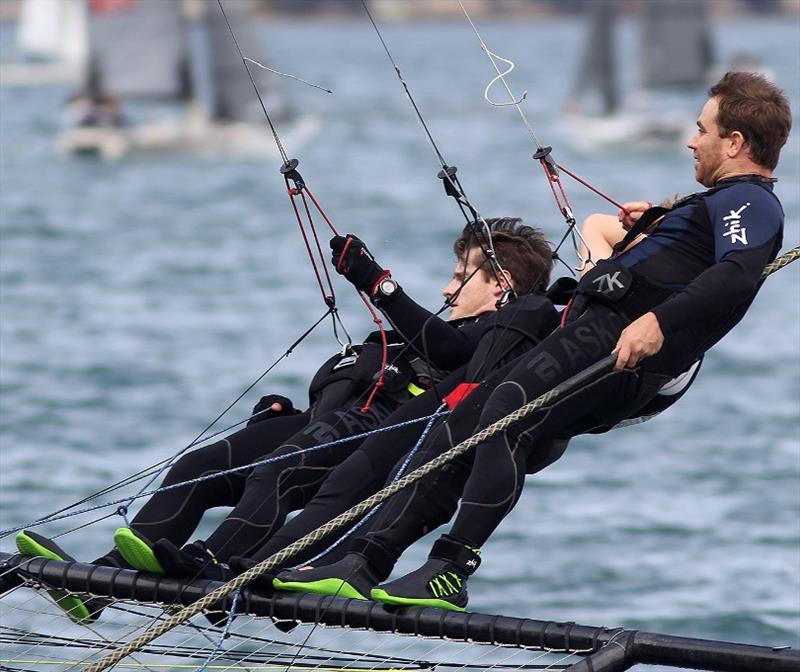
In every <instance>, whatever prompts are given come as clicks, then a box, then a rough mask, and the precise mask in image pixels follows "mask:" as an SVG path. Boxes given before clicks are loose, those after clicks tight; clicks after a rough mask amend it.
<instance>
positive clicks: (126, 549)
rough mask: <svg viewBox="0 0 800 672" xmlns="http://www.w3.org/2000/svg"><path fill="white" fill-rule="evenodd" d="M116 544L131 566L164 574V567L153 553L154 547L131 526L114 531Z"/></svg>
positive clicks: (152, 572) (142, 570)
mask: <svg viewBox="0 0 800 672" xmlns="http://www.w3.org/2000/svg"><path fill="white" fill-rule="evenodd" d="M114 545H115V546H116V547H117V550H118V551H119V552H120V554H121V555H122V557H123V558H124V559H125V562H127V563H128V564H129V565H130V566H131V567H133V568H134V569H138V570H139V571H140V572H150V573H151V574H163V573H164V568H163V567H162V566H161V563H160V562H159V561H158V559H157V558H156V556H155V554H154V553H153V549H152V548H151V546H150V544H148V543H147V542H146V541H144V540H143V539H140V538H139V537H138V536H137V535H136V533H135V532H134V531H133V530H131V529H130V528H129V527H120V528H117V530H116V532H114Z"/></svg>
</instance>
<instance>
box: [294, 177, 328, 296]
mask: <svg viewBox="0 0 800 672" xmlns="http://www.w3.org/2000/svg"><path fill="white" fill-rule="evenodd" d="M286 189H287V191H288V192H289V201H290V202H291V204H292V209H293V210H294V214H295V217H296V218H297V225H298V226H299V227H300V234H301V235H302V236H303V242H304V243H305V245H306V251H307V252H308V258H309V260H310V261H311V268H312V269H314V275H316V276H317V284H318V285H319V291H320V293H321V294H322V300H323V301H324V302H325V303H326V304H328V297H327V295H326V294H325V287H324V286H323V284H322V276H320V274H319V269H318V268H317V264H316V262H315V261H314V253H313V252H312V251H311V245H310V243H309V242H308V236H307V235H306V230H305V227H304V226H303V219H302V217H301V216H300V211H299V210H298V209H297V203H295V196H297V195H298V194H299V193H301V192H300V190H299V189H293V188H292V187H290V186H289V180H288V179H287V180H286ZM312 226H313V225H312ZM328 283H329V284H330V278H328ZM331 291H333V288H332V287H331Z"/></svg>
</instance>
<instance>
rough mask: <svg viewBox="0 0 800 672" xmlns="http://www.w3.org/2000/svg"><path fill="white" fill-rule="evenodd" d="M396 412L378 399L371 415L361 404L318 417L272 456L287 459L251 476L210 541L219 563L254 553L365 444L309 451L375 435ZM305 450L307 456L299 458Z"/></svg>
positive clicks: (394, 404)
mask: <svg viewBox="0 0 800 672" xmlns="http://www.w3.org/2000/svg"><path fill="white" fill-rule="evenodd" d="M396 408H397V402H396V401H394V400H391V399H387V398H383V397H380V396H378V397H376V398H375V399H374V400H373V403H372V405H371V407H370V409H369V411H368V412H367V413H362V411H361V406H360V404H359V405H357V406H353V407H350V408H347V409H342V410H337V411H330V412H328V413H325V414H322V415H319V416H317V417H316V418H315V419H314V421H313V422H311V424H309V425H308V426H307V427H305V428H304V429H303V430H302V431H300V432H298V433H297V434H295V435H293V436H292V437H290V438H289V439H288V440H287V441H286V442H285V443H284V444H283V445H282V446H281V447H280V448H279V449H277V450H276V451H274V453H273V455H274V456H279V455H282V456H285V457H284V459H281V460H279V461H277V462H273V463H270V464H265V465H262V466H260V467H257V468H255V469H254V470H253V471H252V473H251V474H250V476H249V477H248V479H247V483H246V485H245V488H244V492H243V494H242V497H241V499H240V500H239V503H238V504H237V505H236V507H235V508H234V509H233V511H231V513H230V514H229V515H228V517H227V518H226V519H225V520H224V521H223V522H222V523H221V524H220V526H219V527H218V528H217V529H216V530H215V531H214V532H213V533H212V534H211V536H210V537H208V539H206V541H205V543H206V546H207V547H208V548H209V549H210V550H211V551H212V552H213V553H214V555H215V556H216V557H217V558H219V559H221V560H226V559H227V558H230V557H231V556H234V555H240V556H247V555H250V554H251V553H253V552H255V551H256V550H257V549H258V548H259V547H260V546H262V545H263V544H264V543H265V542H266V541H267V540H269V539H270V538H271V537H272V535H273V534H274V532H275V530H277V529H278V528H279V527H280V526H281V525H282V524H283V523H284V521H285V519H286V515H287V514H288V513H289V512H291V511H295V510H297V509H300V508H302V507H303V506H305V504H306V503H307V502H308V501H309V500H310V499H311V497H313V496H314V494H315V493H316V491H317V490H318V489H319V487H320V485H321V484H322V482H323V481H324V480H325V478H326V477H327V476H328V474H329V473H330V472H331V471H332V470H333V468H334V467H335V466H336V465H338V464H339V463H340V462H341V461H342V460H344V459H345V458H346V457H347V456H348V455H350V454H351V453H352V452H353V450H355V449H356V448H358V446H359V445H360V443H361V441H363V439H359V440H356V441H346V442H343V443H340V444H336V445H333V446H328V447H326V448H322V449H318V450H307V449H311V448H314V447H316V446H317V445H319V444H322V443H328V442H331V441H335V440H337V439H342V438H346V437H349V436H353V435H355V434H360V433H363V432H367V431H370V430H373V429H375V428H376V427H378V425H379V424H380V423H381V422H382V421H383V420H385V419H386V418H387V417H388V416H389V415H390V413H391V412H392V411H393V410H395V409H396ZM304 450H307V452H302V453H300V454H297V452H298V451H304Z"/></svg>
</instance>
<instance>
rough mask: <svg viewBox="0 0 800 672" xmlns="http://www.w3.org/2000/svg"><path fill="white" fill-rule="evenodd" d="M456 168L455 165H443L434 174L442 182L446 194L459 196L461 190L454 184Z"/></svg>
mask: <svg viewBox="0 0 800 672" xmlns="http://www.w3.org/2000/svg"><path fill="white" fill-rule="evenodd" d="M457 172H458V168H456V167H455V166H444V168H443V169H442V170H440V171H439V173H438V174H437V175H436V177H438V178H439V179H440V180H441V181H442V182H444V191H445V193H446V194H447V195H448V196H453V197H455V198H460V197H461V195H462V194H461V191H460V190H459V189H458V187H457V186H456V173H457Z"/></svg>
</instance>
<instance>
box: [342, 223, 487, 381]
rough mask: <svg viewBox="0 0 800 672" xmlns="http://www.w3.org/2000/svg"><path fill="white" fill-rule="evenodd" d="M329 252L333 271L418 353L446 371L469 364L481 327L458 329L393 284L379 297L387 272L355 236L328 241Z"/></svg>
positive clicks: (388, 275)
mask: <svg viewBox="0 0 800 672" xmlns="http://www.w3.org/2000/svg"><path fill="white" fill-rule="evenodd" d="M331 249H332V250H333V259H332V262H333V265H334V267H335V268H336V271H337V272H338V273H340V274H342V275H344V277H345V278H347V279H348V280H349V281H350V282H351V283H352V284H353V286H355V288H356V289H358V290H360V291H362V292H365V293H366V294H367V295H368V296H369V297H370V299H372V300H373V303H375V305H376V306H377V307H378V308H379V309H380V310H381V312H383V313H384V314H385V315H386V316H387V317H388V318H389V320H390V321H391V323H392V326H393V327H394V328H395V329H396V330H397V331H398V332H399V333H400V335H401V336H402V337H403V339H404V340H405V341H406V342H408V343H409V344H410V345H411V346H412V347H413V348H414V349H415V350H416V351H417V353H418V354H420V355H421V356H423V357H424V358H425V359H427V360H428V361H430V363H431V364H433V365H434V366H436V367H437V368H441V369H446V370H452V369H455V368H457V367H459V366H461V365H462V364H465V363H466V362H468V361H469V359H470V357H472V354H473V352H474V351H475V348H476V347H477V345H478V341H479V340H480V337H481V335H482V334H483V333H484V331H485V327H484V326H481V327H479V328H471V327H473V325H465V326H463V327H461V328H458V326H457V324H456V323H453V322H447V321H446V320H443V319H441V318H440V317H438V316H437V315H434V314H433V313H432V312H430V311H429V310H427V309H425V308H423V307H422V306H420V305H419V304H418V303H417V302H416V301H414V300H413V299H412V298H411V297H410V296H408V295H407V294H406V293H405V292H404V291H403V289H402V287H400V286H399V285H396V283H392V285H393V291H392V292H391V293H390V294H389V295H386V294H381V293H380V291H379V289H380V288H379V285H380V284H381V283H382V282H383V281H384V280H386V279H389V278H391V273H390V272H389V271H388V270H386V269H384V268H383V267H381V266H380V265H379V264H378V263H377V262H376V261H375V258H374V257H373V256H372V254H370V252H369V250H368V249H367V247H366V245H364V243H363V242H362V241H361V240H359V239H358V238H357V237H356V236H353V235H351V234H348V235H347V236H336V237H335V238H333V239H332V240H331ZM475 327H477V325H475Z"/></svg>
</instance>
